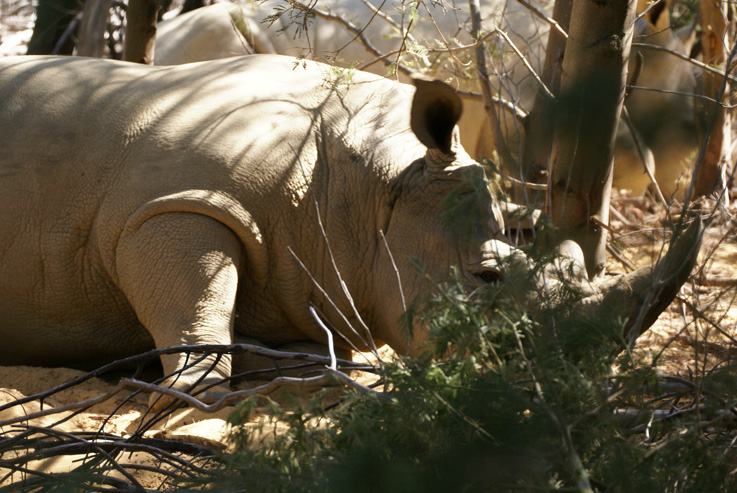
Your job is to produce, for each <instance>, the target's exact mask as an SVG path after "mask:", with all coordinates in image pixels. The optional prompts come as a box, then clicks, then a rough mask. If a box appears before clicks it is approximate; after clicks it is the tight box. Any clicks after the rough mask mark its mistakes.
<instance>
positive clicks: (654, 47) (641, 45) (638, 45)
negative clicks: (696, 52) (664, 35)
mask: <svg viewBox="0 0 737 493" xmlns="http://www.w3.org/2000/svg"><path fill="white" fill-rule="evenodd" d="M632 48H640V49H645V50H655V51H662V52H665V53H669V54H671V55H673V56H674V57H676V58H680V59H681V60H683V61H685V62H688V63H690V64H692V65H696V66H697V67H699V68H700V69H702V70H705V71H707V72H711V73H712V74H714V75H719V76H721V77H725V76H726V77H729V80H730V81H731V82H737V77H735V76H734V75H730V74H727V73H726V72H724V71H722V70H719V69H717V68H714V67H712V66H710V65H707V64H705V63H703V62H700V61H698V60H694V59H693V58H691V57H689V56H687V55H684V54H682V53H678V52H677V51H674V50H671V49H669V48H666V47H664V46H657V45H651V44H648V43H632Z"/></svg>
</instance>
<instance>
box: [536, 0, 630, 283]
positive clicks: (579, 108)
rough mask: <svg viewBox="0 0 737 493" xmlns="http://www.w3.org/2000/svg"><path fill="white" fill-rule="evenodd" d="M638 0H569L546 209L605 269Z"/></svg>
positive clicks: (594, 264) (596, 267)
mask: <svg viewBox="0 0 737 493" xmlns="http://www.w3.org/2000/svg"><path fill="white" fill-rule="evenodd" d="M635 5H636V0H575V1H574V3H573V8H572V11H571V23H570V28H569V32H568V41H567V42H566V48H565V53H564V57H563V65H562V69H563V70H562V73H561V79H560V96H559V98H558V100H559V102H558V108H557V111H556V117H555V128H554V132H553V146H552V156H551V177H550V182H549V190H548V193H549V197H548V200H549V202H548V211H549V213H550V215H551V217H552V220H553V223H554V224H555V225H556V226H557V227H558V230H559V233H560V236H561V238H560V240H563V239H571V240H574V241H575V242H577V243H578V244H579V245H580V246H581V248H582V249H583V252H584V257H585V259H586V269H587V270H588V272H589V276H591V277H596V276H597V275H600V274H602V273H603V272H604V267H605V258H606V229H605V228H604V227H602V226H606V225H607V224H608V222H609V196H610V192H611V182H612V164H613V151H614V140H615V137H616V130H617V124H618V122H619V115H620V112H621V110H622V104H623V102H624V91H625V87H626V77H627V60H628V58H629V52H630V46H631V44H632V36H633V28H634V21H635Z"/></svg>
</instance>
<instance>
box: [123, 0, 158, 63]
mask: <svg viewBox="0 0 737 493" xmlns="http://www.w3.org/2000/svg"><path fill="white" fill-rule="evenodd" d="M158 10H159V3H158V0H130V2H129V3H128V13H127V16H126V21H127V23H126V28H125V47H124V49H123V60H125V61H128V62H136V63H145V64H147V65H152V64H153V63H154V43H155V42H156V18H157V14H158Z"/></svg>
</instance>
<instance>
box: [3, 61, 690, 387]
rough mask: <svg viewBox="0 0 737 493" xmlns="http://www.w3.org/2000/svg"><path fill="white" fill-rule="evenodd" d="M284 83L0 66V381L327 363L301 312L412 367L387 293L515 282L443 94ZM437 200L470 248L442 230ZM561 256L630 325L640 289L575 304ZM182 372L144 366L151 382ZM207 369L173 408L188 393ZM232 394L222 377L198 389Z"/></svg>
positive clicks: (683, 248)
mask: <svg viewBox="0 0 737 493" xmlns="http://www.w3.org/2000/svg"><path fill="white" fill-rule="evenodd" d="M295 64H297V60H295V59H293V58H290V57H282V56H276V55H253V56H246V57H239V58H229V59H224V60H218V61H211V62H203V63H198V64H188V65H182V66H171V67H152V66H145V65H134V64H129V63H123V62H116V61H111V60H100V59H92V58H71V57H13V58H6V59H3V60H0V147H1V148H2V149H3V151H2V153H0V194H1V195H2V197H3V199H4V203H5V204H6V205H5V208H4V210H3V214H2V215H0V231H1V232H2V235H0V258H2V259H3V261H2V263H0V339H2V341H3V344H2V345H0V364H3V365H17V364H26V365H60V366H61V365H63V366H74V367H79V366H83V367H90V366H94V365H97V364H100V363H104V362H108V361H111V360H115V359H117V358H122V357H125V356H129V355H132V354H136V353H140V352H143V351H146V350H149V349H152V348H154V347H156V348H163V347H168V346H174V345H180V344H195V345H202V344H229V343H231V342H232V341H233V340H234V337H237V336H245V337H248V338H251V339H256V340H258V341H260V342H261V343H264V344H268V345H269V346H275V347H280V346H283V345H285V344H290V343H296V342H300V341H316V342H318V343H322V344H324V343H325V341H326V335H325V333H324V332H323V331H322V329H321V328H320V327H319V325H318V324H317V322H316V321H315V319H313V318H312V317H311V316H310V313H309V310H308V308H309V307H310V306H314V307H316V308H317V310H318V311H319V312H320V313H322V314H323V315H324V317H325V319H326V323H327V324H328V326H330V327H331V328H332V330H333V331H335V332H336V335H340V336H341V337H336V342H337V344H338V345H341V346H343V347H350V346H351V344H352V345H355V346H356V347H359V348H365V347H366V344H367V340H368V339H369V338H373V339H374V340H375V341H376V344H381V343H382V342H385V343H388V344H389V345H390V346H391V347H392V348H394V349H395V350H396V351H398V352H400V353H404V352H405V351H406V350H407V349H409V352H410V353H411V354H418V353H419V352H421V351H422V350H423V344H424V342H425V341H426V339H427V333H426V331H425V328H424V327H423V326H417V327H415V329H414V334H413V339H412V340H411V341H409V348H408V347H407V344H408V339H407V334H406V333H404V332H403V331H402V330H401V329H400V323H399V319H400V316H401V314H402V312H403V305H402V303H401V301H400V300H401V299H402V296H401V295H400V293H403V295H404V298H405V299H406V300H407V301H408V302H412V301H415V300H418V302H420V301H421V300H422V299H423V297H424V296H425V295H426V294H427V292H428V290H429V289H430V283H428V282H427V279H426V278H425V274H426V275H427V276H430V277H431V278H433V279H436V280H438V281H442V280H443V279H447V278H448V276H449V270H450V267H451V266H452V265H456V266H458V267H459V268H460V269H461V272H462V275H463V278H464V279H465V280H466V282H467V283H468V284H469V285H470V286H472V287H473V286H480V285H482V284H484V283H486V282H487V281H498V282H504V270H503V269H502V268H501V267H500V258H501V257H507V256H509V255H513V256H515V257H514V258H516V259H518V260H519V261H522V262H525V261H526V259H525V257H524V255H523V254H521V253H519V252H518V251H516V250H515V249H514V248H512V247H510V246H509V244H508V242H507V240H506V239H505V237H504V236H503V235H502V227H501V223H500V218H499V213H498V212H499V211H498V208H497V205H498V204H497V203H496V201H495V200H494V199H493V198H492V196H491V194H490V193H489V190H488V187H487V182H486V178H485V177H484V172H483V169H482V168H481V166H480V165H479V164H478V163H476V162H475V161H473V160H472V159H471V158H470V157H469V156H468V154H466V152H465V151H464V150H463V148H462V147H461V146H460V144H459V142H458V133H457V132H458V131H457V128H454V127H455V123H456V121H457V119H458V117H459V115H460V113H461V101H460V99H458V97H457V95H456V94H455V92H454V91H453V90H452V89H451V88H450V87H449V86H447V85H445V84H443V83H441V82H430V81H418V82H417V84H418V89H417V90H416V91H415V89H414V88H413V87H412V86H408V85H404V84H399V83H396V82H392V81H389V80H386V79H383V78H381V77H377V76H375V75H372V74H367V73H362V72H356V73H353V74H351V75H350V77H342V76H340V75H339V74H336V73H335V71H334V69H333V68H331V67H329V66H326V65H322V64H318V63H316V62H305V63H304V64H302V63H299V64H298V66H297V67H296V68H295ZM451 192H453V193H454V194H455V196H456V197H457V198H458V200H459V201H461V202H464V201H465V203H467V204H468V207H469V209H468V213H467V214H465V217H467V218H468V219H469V220H471V221H473V223H472V225H473V227H471V228H467V229H464V228H458V227H456V226H457V223H450V221H449V220H448V219H447V217H445V215H446V209H447V207H448V206H447V204H446V200H447V198H448V196H449V194H450V193H451ZM318 214H319V216H318ZM320 223H321V224H322V226H323V227H324V234H325V237H323V235H322V233H321V224H320ZM689 231H690V232H691V233H690V234H689V235H685V236H683V238H685V240H681V242H680V243H677V244H676V245H675V246H674V247H672V248H671V251H670V252H669V254H668V256H666V258H665V260H664V261H663V263H661V264H660V267H659V268H658V269H660V272H661V274H662V275H663V276H664V277H663V279H665V280H666V281H665V282H663V283H662V284H661V285H660V288H663V289H665V292H664V294H662V295H661V296H659V297H657V298H656V300H657V302H656V303H653V304H652V305H648V306H647V307H646V309H645V310H644V311H642V314H645V315H646V316H645V317H644V318H641V320H642V325H641V327H642V328H643V329H644V328H647V327H648V326H649V324H651V323H652V322H653V321H654V320H655V318H656V317H657V316H658V314H659V313H660V311H662V310H663V309H665V307H666V306H667V305H668V303H669V302H670V300H671V299H672V298H673V297H674V296H675V294H676V292H677V290H678V288H679V286H680V285H681V284H682V283H683V282H684V281H685V279H686V278H687V277H688V275H689V272H690V270H691V267H692V265H693V262H694V259H695V255H696V254H697V253H698V241H699V240H698V234H699V232H698V227H697V228H696V229H694V227H692V228H691V229H690V230H689ZM694 234H695V235H696V236H694ZM384 238H385V239H384ZM328 242H329V248H328ZM563 250H565V251H566V252H572V254H571V255H569V257H568V260H566V261H567V262H568V265H571V266H573V268H574V269H573V271H571V270H568V272H574V275H573V278H572V280H571V282H576V283H577V284H578V285H579V287H580V289H581V290H582V292H585V293H588V294H589V296H588V297H587V298H586V299H584V300H583V301H582V308H581V309H585V310H594V311H595V310H597V309H599V308H600V307H601V306H606V305H607V304H611V303H617V305H616V306H621V311H620V312H618V313H619V314H620V315H621V316H622V317H627V316H629V317H630V318H631V320H630V324H632V323H633V322H634V320H635V319H637V314H638V313H640V308H641V305H642V303H643V300H644V297H645V295H646V294H647V293H648V290H649V288H650V287H651V285H652V283H653V280H652V270H651V269H650V268H646V269H641V270H639V271H636V272H635V273H632V274H629V275H628V276H627V277H625V278H617V279H614V280H610V281H607V282H603V283H599V284H597V285H595V286H593V285H591V284H589V283H588V282H587V281H585V271H583V270H582V269H581V268H577V267H576V266H579V267H580V265H582V262H581V259H580V258H577V256H579V255H580V249H578V248H577V246H576V245H575V244H571V242H568V244H567V245H565V248H564V249H563ZM410 257H416V258H417V259H419V261H420V262H421V263H422V265H424V272H418V271H417V269H416V268H415V267H414V266H413V263H412V261H411V260H410ZM332 262H335V268H333V267H332V265H333V264H332ZM302 264H303V265H304V267H302ZM308 272H309V274H308ZM338 273H339V274H340V278H339V277H338ZM310 276H313V277H314V279H315V281H316V282H317V283H319V285H320V286H321V287H322V288H323V289H324V290H325V291H326V292H327V293H328V294H329V296H330V297H331V298H332V300H333V301H334V302H335V303H336V304H337V307H338V308H339V309H340V310H341V311H342V312H343V313H345V314H346V316H347V320H348V321H349V322H350V323H351V325H352V326H353V327H355V328H356V331H355V332H354V331H353V330H352V329H351V328H350V327H349V326H348V325H347V324H346V323H345V322H344V320H343V318H341V316H339V314H338V313H337V312H336V310H335V309H333V308H332V306H331V304H330V303H328V301H327V300H326V297H325V296H323V295H322V294H321V292H320V291H319V290H318V289H317V288H316V286H315V284H313V281H312V279H311V277H310ZM343 283H344V286H345V288H346V289H347V291H348V292H350V294H351V295H352V298H353V302H354V303H355V308H356V310H357V313H358V314H360V317H361V318H362V319H363V320H364V321H365V323H366V326H367V327H368V329H369V331H370V333H366V332H364V331H363V329H361V327H362V325H361V324H360V323H359V322H358V319H357V315H355V314H354V312H353V311H352V309H351V308H350V305H349V303H348V301H347V300H346V297H345V295H344V294H343V290H342V287H341V286H342V285H343ZM546 287H549V285H548V284H546ZM346 341H350V344H348V343H347V342H346ZM186 359H187V356H186V355H184V354H182V355H178V356H177V355H171V356H163V357H162V364H163V367H164V370H165V372H166V373H168V374H171V373H173V372H174V371H175V370H181V369H182V368H183V366H184V364H185V360H186ZM213 361H214V356H209V357H208V358H207V359H206V360H205V361H203V362H201V363H199V364H198V365H196V366H195V367H193V368H190V369H188V370H186V371H185V372H184V374H183V375H182V376H180V377H178V378H176V379H175V381H174V382H173V386H174V387H175V388H177V389H180V390H186V389H187V388H188V386H189V385H190V384H192V383H193V382H195V381H197V380H198V379H199V378H200V377H202V376H203V374H205V373H206V372H207V371H208V368H209V365H210V364H212V363H213ZM230 374H231V359H230V357H225V358H223V359H222V360H221V361H220V362H219V363H218V364H217V365H216V366H215V368H214V370H213V373H212V374H211V375H210V376H209V377H208V378H207V379H205V383H209V382H211V381H219V379H221V378H225V377H228V376H229V375H230ZM169 383H172V382H171V381H170V382H169ZM220 390H222V389H220ZM213 394H214V395H213ZM217 395H219V394H218V393H217V392H212V393H211V394H208V395H207V396H206V398H215V397H217Z"/></svg>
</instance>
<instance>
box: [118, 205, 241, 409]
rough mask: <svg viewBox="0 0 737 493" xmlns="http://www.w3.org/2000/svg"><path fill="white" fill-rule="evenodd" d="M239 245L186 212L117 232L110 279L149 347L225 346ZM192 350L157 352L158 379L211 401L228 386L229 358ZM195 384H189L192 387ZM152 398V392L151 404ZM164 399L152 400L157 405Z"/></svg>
mask: <svg viewBox="0 0 737 493" xmlns="http://www.w3.org/2000/svg"><path fill="white" fill-rule="evenodd" d="M241 256H242V248H241V245H240V242H239V241H238V238H237V237H236V236H235V235H234V234H233V233H232V232H231V231H230V230H229V229H228V228H227V227H225V226H224V225H222V224H221V223H219V222H217V221H215V220H214V219H211V218H209V217H207V216H204V215H200V214H193V213H164V214H159V215H155V216H153V217H151V218H149V219H147V220H145V221H144V222H142V224H140V225H139V226H137V227H134V228H133V229H132V230H130V231H128V232H127V233H124V235H123V236H121V239H120V241H119V244H118V248H117V252H116V270H117V274H118V283H119V287H120V289H121V290H122V292H123V293H124V294H125V296H126V298H127V299H128V301H129V303H130V304H131V306H132V307H133V309H134V310H135V312H136V315H137V316H138V319H139V321H140V322H141V323H142V324H143V326H144V327H145V328H146V329H147V330H148V331H149V332H150V334H151V336H152V337H153V339H154V343H155V345H156V348H157V349H160V348H165V347H170V346H178V345H205V344H230V343H231V338H232V336H231V334H232V325H233V312H234V307H235V296H236V288H237V284H238V266H239V265H240V263H241V262H240V260H241ZM197 357H198V355H197V354H190V355H188V354H186V353H180V354H172V355H163V356H162V357H161V362H162V365H163V367H164V374H165V375H170V376H169V377H168V378H167V379H166V380H165V381H164V383H163V384H162V385H163V386H170V387H172V388H173V389H175V390H178V391H182V392H188V393H196V390H197V389H204V388H207V387H210V386H212V385H215V387H212V388H211V389H210V390H207V391H206V393H204V394H198V396H197V397H198V398H200V399H202V400H204V401H214V400H216V399H217V398H218V397H220V396H221V395H223V393H225V392H227V391H229V388H228V387H227V386H226V385H223V384H222V383H221V382H223V380H224V379H226V378H228V377H230V370H231V359H230V356H229V355H223V356H222V357H221V358H220V359H219V360H217V359H216V356H215V355H208V356H207V357H206V358H204V359H203V360H202V361H201V362H199V363H196V364H194V365H193V366H191V367H189V368H186V369H185V366H188V365H191V364H192V363H193V362H194V361H195V360H196V359H197ZM195 385H196V388H194V389H193V388H192V387H193V386H195ZM158 398H159V396H158V395H152V403H153V402H155V401H157V400H158ZM170 401H171V399H163V400H161V401H159V402H158V403H157V404H156V407H157V408H161V407H162V406H164V405H165V404H166V403H168V402H170Z"/></svg>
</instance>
